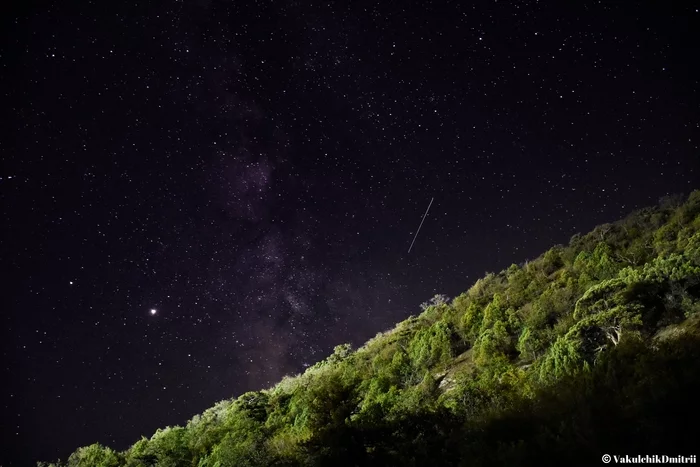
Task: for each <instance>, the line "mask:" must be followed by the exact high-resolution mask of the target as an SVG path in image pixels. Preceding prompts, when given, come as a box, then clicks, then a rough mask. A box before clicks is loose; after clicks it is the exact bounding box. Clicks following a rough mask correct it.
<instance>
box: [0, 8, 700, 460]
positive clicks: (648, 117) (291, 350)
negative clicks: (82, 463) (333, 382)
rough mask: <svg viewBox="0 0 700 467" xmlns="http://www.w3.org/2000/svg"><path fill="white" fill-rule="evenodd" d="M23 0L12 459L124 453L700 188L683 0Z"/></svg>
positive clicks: (8, 442)
mask: <svg viewBox="0 0 700 467" xmlns="http://www.w3.org/2000/svg"><path fill="white" fill-rule="evenodd" d="M14 3H18V4H19V3H21V5H18V6H15V7H14V9H8V7H4V8H5V10H3V14H2V35H3V39H2V42H1V43H0V47H1V49H0V54H1V55H0V64H1V70H2V71H1V78H0V79H1V81H0V85H1V89H2V90H1V95H2V98H3V102H4V104H3V106H2V109H3V112H4V118H3V122H4V123H3V125H2V138H1V143H0V144H1V146H0V148H1V151H2V165H1V167H0V196H1V197H2V201H1V203H0V205H1V209H2V237H1V239H2V244H1V246H2V250H1V255H2V256H1V260H2V272H3V277H4V278H3V281H2V284H3V286H2V313H1V317H2V330H3V338H2V376H1V377H2V381H3V383H2V385H1V386H2V389H1V392H0V394H1V395H2V423H1V424H0V425H2V430H3V432H2V445H3V447H2V449H1V450H0V451H2V452H1V453H0V465H3V466H7V465H25V464H26V463H28V462H29V461H35V460H37V459H43V460H50V459H55V458H57V457H61V458H62V459H65V458H66V457H67V456H68V454H69V453H70V452H72V451H73V450H74V449H75V448H76V447H78V446H81V445H86V444H90V443H93V442H101V443H103V444H108V445H111V446H112V447H115V448H118V449H124V448H126V447H127V446H128V445H129V444H131V443H132V442H134V441H136V440H138V439H139V437H140V436H141V435H147V436H150V435H151V434H152V433H153V432H154V431H155V430H156V428H158V427H164V426H166V425H174V424H184V423H186V421H187V420H188V419H189V418H190V417H191V416H193V415H194V414H196V413H199V412H201V411H203V410H204V409H206V408H208V407H210V406H212V405H213V404H214V403H215V402H217V401H219V400H221V399H225V398H230V397H233V396H237V395H239V394H241V393H242V392H244V391H248V390H255V389H262V388H267V387H270V386H271V385H273V384H274V383H275V382H276V381H277V380H279V379H280V378H281V377H282V376H284V375H286V374H295V373H298V372H300V371H303V369H304V368H305V367H307V366H309V365H310V364H313V363H314V362H316V361H318V360H320V359H322V358H324V357H325V356H327V355H328V354H329V353H330V352H331V351H332V348H333V347H334V346H335V345H338V344H341V343H344V342H351V343H352V344H353V345H355V346H357V345H361V344H362V343H363V342H364V341H365V340H367V339H368V338H370V337H372V336H374V335H375V334H376V333H377V332H379V331H384V330H386V329H388V328H390V327H393V325H394V324H395V323H396V322H398V321H400V320H402V319H405V318H407V317H408V316H409V315H412V314H418V313H419V312H420V308H419V304H420V303H421V302H423V301H426V300H428V299H429V298H430V297H432V296H433V295H434V294H436V293H444V294H447V295H448V296H450V297H453V296H455V295H457V294H459V293H460V292H462V291H465V290H466V289H468V288H469V286H470V285H471V284H472V283H473V282H474V281H475V280H476V279H478V278H479V277H480V276H482V275H483V274H484V273H485V272H486V271H499V270H501V269H502V268H505V267H507V266H509V265H510V264H512V263H520V262H523V261H525V260H527V259H532V258H534V257H536V256H538V255H539V254H540V253H542V252H543V251H545V250H546V249H547V248H549V247H550V246H552V245H554V244H556V243H567V242H568V240H569V238H570V237H571V236H572V235H573V234H574V233H576V232H586V231H588V230H589V229H591V228H593V227H594V226H595V225H597V224H600V223H603V222H609V221H614V220H616V219H618V218H620V217H622V216H624V215H625V214H627V213H629V212H630V211H632V210H633V209H636V208H639V207H642V206H645V205H649V204H654V203H655V202H656V201H657V200H658V198H659V197H661V196H663V195H666V194H668V193H678V192H680V193H686V194H687V193H688V192H690V191H691V190H692V189H695V188H700V151H699V150H698V147H699V144H700V126H699V121H700V87H699V82H698V79H699V76H700V64H699V60H698V57H699V56H700V50H699V49H698V47H697V44H700V12H699V10H698V8H700V3H698V2H697V1H695V2H654V3H655V4H656V6H652V4H651V2H649V3H648V4H647V3H644V4H633V3H629V4H623V3H620V2H605V1H603V2H586V1H581V2H552V3H551V4H549V5H547V4H545V3H544V2H532V3H527V2H509V1H499V2H496V1H493V0H492V1H488V2H480V1H476V2H451V3H440V2H416V3H415V4H413V5H411V4H410V3H408V2H379V3H380V5H374V4H371V3H369V2H367V3H361V2H353V3H352V5H350V6H348V5H347V4H344V3H338V4H335V3H331V4H325V3H323V4H320V3H316V2H313V3H312V2H305V1H301V2H296V1H279V2H274V3H273V2H269V1H256V2H233V1H229V2H223V1H218V0H197V1H189V0H181V1H165V2H135V1H131V2H97V1H95V2H88V3H81V2H57V3H55V4H48V3H47V4H41V5H39V4H38V3H34V4H32V3H31V2H14ZM612 3H615V4H614V5H613V4H612ZM681 3H685V5H684V6H681ZM674 4H675V6H674ZM661 5H663V8H665V10H660V9H659V8H661V7H662V6H661ZM431 198H434V202H433V204H432V206H431V209H430V212H429V213H428V215H427V216H426V218H425V222H424V224H423V226H422V229H421V230H420V233H419V235H418V237H417V239H416V242H415V244H414V245H413V248H412V250H411V252H410V254H408V253H407V251H408V248H409V246H410V244H411V241H412V239H413V237H414V235H415V233H416V230H417V228H418V225H419V223H420V221H421V218H422V216H423V214H424V212H425V210H426V208H427V207H428V203H429V202H430V200H431ZM151 310H155V311H153V312H152V311H151Z"/></svg>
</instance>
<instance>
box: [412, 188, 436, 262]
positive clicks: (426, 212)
mask: <svg viewBox="0 0 700 467" xmlns="http://www.w3.org/2000/svg"><path fill="white" fill-rule="evenodd" d="M434 199H435V198H430V204H428V209H426V210H425V214H423V219H422V220H421V221H420V225H419V226H418V230H416V234H415V235H414V236H413V241H412V242H411V246H410V247H408V252H409V253H410V252H411V248H413V244H414V243H416V237H417V236H418V232H420V228H421V227H423V221H425V216H427V215H428V211H430V206H432V205H433V200H434Z"/></svg>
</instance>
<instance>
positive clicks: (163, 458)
mask: <svg viewBox="0 0 700 467" xmlns="http://www.w3.org/2000/svg"><path fill="white" fill-rule="evenodd" d="M699 216H700V192H697V191H696V192H693V193H692V194H691V195H690V196H689V197H688V198H687V199H686V200H680V199H678V198H667V199H664V200H662V201H661V202H660V205H659V206H658V207H655V208H646V209H642V210H639V211H637V212H635V213H632V214H631V215H630V216H628V217H627V218H625V219H624V220H622V221H620V222H617V223H614V224H605V225H601V226H598V227H596V228H595V229H594V230H593V231H592V232H590V233H588V234H585V235H579V234H577V235H574V236H573V237H572V238H571V241H570V242H569V245H568V246H556V247H554V248H551V249H550V250H548V251H547V252H545V253H544V254H543V255H542V256H540V257H539V258H536V259H534V260H532V261H528V262H526V263H525V264H522V265H515V264H514V265H511V266H510V267H509V268H508V269H506V270H505V271H503V272H501V273H499V274H491V273H489V274H487V275H486V276H485V277H484V278H482V279H480V280H478V281H477V282H476V283H475V284H474V285H473V286H472V287H471V288H470V289H469V290H468V291H467V292H465V293H462V294H460V295H459V296H457V297H456V298H455V299H454V300H452V302H451V303H450V302H449V300H448V298H447V297H445V296H444V295H436V296H435V297H433V298H432V299H431V300H430V301H428V302H426V303H424V304H422V305H421V314H420V315H419V316H417V317H410V318H408V319H407V320H405V321H403V322H402V323H399V324H398V325H397V326H396V328H394V329H392V330H390V331H387V332H385V333H379V334H378V335H377V336H376V337H375V338H373V339H371V340H370V341H369V342H367V343H366V344H365V345H364V346H362V347H361V348H360V349H358V350H353V349H352V348H351V347H350V345H349V344H343V345H339V346H337V347H336V348H335V349H334V351H333V353H332V354H331V355H330V356H329V357H328V358H327V359H325V360H323V361H321V362H319V363H317V364H315V365H313V366H312V367H310V368H308V369H307V370H306V372H304V373H303V374H301V375H297V376H294V377H285V378H283V379H282V381H280V383H278V384H277V385H276V386H275V387H273V388H271V389H269V390H262V391H252V392H247V393H245V394H242V395H240V396H239V397H237V398H235V399H233V400H229V401H222V402H220V403H218V404H217V405H215V406H214V407H212V408H211V409H209V410H207V411H205V412H204V413H202V414H201V415H197V416H195V417H193V418H192V419H191V420H190V421H189V422H188V423H187V424H186V426H184V427H168V428H165V429H163V430H158V431H157V432H156V433H155V434H154V435H153V436H152V437H151V438H142V439H141V440H139V441H137V442H136V443H135V444H134V445H132V446H131V447H130V448H129V449H128V450H126V451H125V452H123V453H118V452H115V451H113V450H111V449H110V448H106V447H103V446H101V445H99V444H93V445H91V446H87V447H83V448H79V449H78V450H76V451H75V452H74V453H73V454H72V455H71V456H70V458H69V459H68V461H67V463H56V464H55V465H56V467H66V466H70V467H78V466H91V467H92V466H102V467H111V466H115V467H116V466H130V467H147V466H156V465H157V466H173V467H174V466H188V467H190V466H191V467H224V466H239V465H245V466H300V465H308V466H316V465H369V466H379V465H402V466H403V465H406V466H418V465H427V464H431V463H438V464H440V465H470V466H484V465H539V464H541V463H543V462H544V463H546V462H545V461H543V459H553V460H555V462H556V463H557V464H558V465H561V464H566V465H592V464H594V463H597V462H598V461H599V455H600V453H602V452H683V449H685V450H688V449H691V450H692V448H694V447H696V444H695V443H696V442H697V440H696V439H695V438H693V437H692V435H691V431H692V430H685V429H684V428H682V427H684V426H685V425H686V424H687V425H688V426H691V425H690V424H691V423H692V422H694V421H696V420H697V417H698V416H700V408H698V406H697V404H695V397H696V395H697V393H698V392H699V391H700V376H699V375H700V217H699ZM43 465H45V466H46V465H47V464H43Z"/></svg>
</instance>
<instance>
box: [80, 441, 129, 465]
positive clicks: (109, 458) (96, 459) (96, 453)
mask: <svg viewBox="0 0 700 467" xmlns="http://www.w3.org/2000/svg"><path fill="white" fill-rule="evenodd" d="M122 463H123V458H122V456H120V455H119V454H118V453H116V452H114V451H113V450H112V449H110V448H108V447H104V446H102V445H101V444H99V443H95V444H91V445H90V446H85V447H82V448H78V449H77V450H76V451H75V452H74V453H73V454H71V455H70V457H69V458H68V464H67V466H68V467H118V466H120V465H122Z"/></svg>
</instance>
